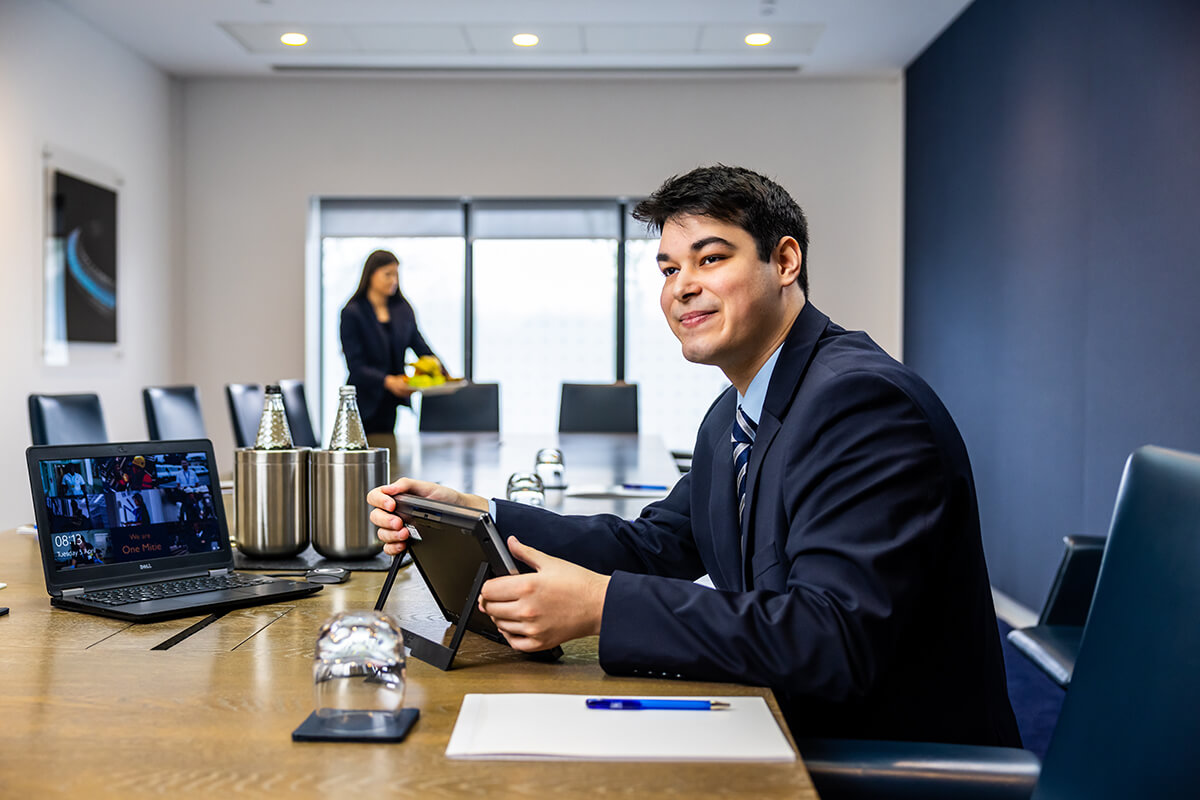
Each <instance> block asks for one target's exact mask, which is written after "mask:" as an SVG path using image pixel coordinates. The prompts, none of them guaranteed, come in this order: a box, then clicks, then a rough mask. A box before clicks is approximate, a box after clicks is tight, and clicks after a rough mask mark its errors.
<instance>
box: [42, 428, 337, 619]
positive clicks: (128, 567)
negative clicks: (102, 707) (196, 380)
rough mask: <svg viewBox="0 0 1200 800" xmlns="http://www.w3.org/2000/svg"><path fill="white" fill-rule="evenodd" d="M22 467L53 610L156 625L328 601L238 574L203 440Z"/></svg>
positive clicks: (60, 451)
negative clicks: (214, 614)
mask: <svg viewBox="0 0 1200 800" xmlns="http://www.w3.org/2000/svg"><path fill="white" fill-rule="evenodd" d="M25 457H26V461H27V463H28V466H29V483H30V486H31V488H32V489H33V506H34V513H35V515H36V518H37V529H38V546H39V547H40V548H41V552H42V569H43V571H44V572H45V575H46V591H48V592H49V593H50V604H51V605H53V606H57V607H59V608H66V609H70V610H72V611H83V612H86V613H89V614H99V615H101V616H106V617H115V618H117V619H123V620H128V621H130V622H154V621H157V620H162V619H169V618H172V617H186V616H192V615H197V614H208V613H212V612H216V611H225V610H228V609H232V608H239V607H242V606H250V605H258V604H261V603H276V602H279V601H281V600H290V599H293V598H297V597H305V596H307V595H310V594H313V593H315V592H318V591H320V590H321V586H319V585H316V584H311V583H307V582H305V581H292V580H283V579H279V578H271V577H268V576H265V575H256V574H253V573H245V572H236V571H235V570H234V569H233V550H232V549H231V548H230V545H229V528H228V526H227V525H226V522H225V507H224V504H223V503H222V502H221V492H220V486H219V483H218V481H217V475H216V459H215V458H213V450H212V442H210V441H208V440H207V439H187V440H178V441H160V442H124V443H115V444H74V445H50V446H43V447H30V448H29V449H27V450H26V451H25Z"/></svg>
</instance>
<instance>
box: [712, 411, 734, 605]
mask: <svg viewBox="0 0 1200 800" xmlns="http://www.w3.org/2000/svg"><path fill="white" fill-rule="evenodd" d="M730 407H731V408H732V407H733V406H732V405H730ZM721 416H722V417H724V416H726V415H724V414H722V415H721ZM719 433H720V431H719V430H718V436H717V440H716V441H715V442H714V443H713V448H712V451H713V454H712V494H711V495H710V496H709V499H708V516H709V527H710V529H711V530H712V532H713V552H715V553H716V556H717V565H718V567H719V568H720V570H721V576H722V578H724V585H725V586H728V587H730V588H732V589H735V590H736V589H738V588H739V587H740V586H741V585H742V579H741V564H742V559H741V553H740V549H739V548H740V542H741V536H740V535H739V534H738V533H737V531H738V518H737V488H736V486H735V485H734V475H733V446H732V445H731V444H730V443H729V429H728V428H726V429H725V434H724V437H721V436H720V435H719ZM731 531H732V532H733V534H732V535H729V532H731Z"/></svg>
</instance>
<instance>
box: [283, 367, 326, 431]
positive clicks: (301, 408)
mask: <svg viewBox="0 0 1200 800" xmlns="http://www.w3.org/2000/svg"><path fill="white" fill-rule="evenodd" d="M279 390H280V391H281V392H283V410H284V412H286V413H287V421H288V427H289V428H291V429H292V444H294V445H296V447H320V446H321V445H320V444H319V443H318V442H317V435H316V434H315V433H314V432H313V425H312V416H310V415H309V413H308V400H307V399H306V398H305V396H304V381H301V380H291V379H287V380H282V381H280V382H279Z"/></svg>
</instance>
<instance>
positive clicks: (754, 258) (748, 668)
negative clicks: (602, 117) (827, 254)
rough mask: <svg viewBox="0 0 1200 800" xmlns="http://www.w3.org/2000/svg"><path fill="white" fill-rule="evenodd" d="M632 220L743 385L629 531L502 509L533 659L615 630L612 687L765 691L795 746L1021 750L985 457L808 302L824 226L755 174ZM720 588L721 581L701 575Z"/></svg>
mask: <svg viewBox="0 0 1200 800" xmlns="http://www.w3.org/2000/svg"><path fill="white" fill-rule="evenodd" d="M635 216H637V217H638V218H639V219H641V220H643V221H646V222H649V223H650V224H652V225H654V226H655V227H656V228H657V229H659V230H660V231H661V233H662V239H661V242H660V245H659V252H658V264H659V267H660V269H661V271H662V273H663V290H662V296H661V304H662V309H663V312H664V314H665V315H666V318H667V322H668V324H669V325H670V326H671V330H672V331H673V332H674V333H675V335H676V336H677V337H678V338H679V341H680V343H681V344H682V346H683V355H684V357H685V358H687V359H688V360H689V361H694V362H697V363H702V364H712V365H715V366H717V367H720V368H721V370H722V371H724V373H725V375H726V376H727V377H728V378H729V381H730V383H732V384H733V385H732V386H731V387H730V388H729V389H727V390H726V391H725V392H724V393H723V394H721V396H720V397H718V398H717V400H716V402H714V403H713V405H712V407H711V408H710V409H709V411H708V413H707V415H706V416H705V418H704V421H703V423H702V424H701V427H700V431H699V433H698V435H697V438H696V445H695V450H694V454H693V459H692V469H691V472H689V473H688V474H686V475H684V476H683V477H682V478H681V479H680V480H679V482H678V483H677V484H676V486H675V488H674V489H673V490H672V492H671V494H670V496H668V497H667V498H665V499H664V500H662V501H660V502H656V503H652V504H651V505H649V506H647V507H646V509H645V510H644V511H643V512H642V514H641V516H640V517H639V518H638V519H636V520H632V521H626V520H622V519H619V518H616V517H613V516H606V515H601V516H594V517H563V516H558V515H554V514H552V513H550V512H547V511H545V510H543V509H537V508H532V507H528V506H522V505H518V504H513V503H507V502H504V501H500V500H497V501H494V502H493V504H489V502H488V501H487V500H485V499H484V498H482V497H478V496H475V495H464V494H460V493H458V492H455V491H453V490H452V489H448V488H445V487H441V486H437V485H435V484H429V483H423V482H419V481H412V480H408V479H401V480H399V481H397V482H396V483H394V484H392V485H390V486H386V487H380V488H379V489H376V490H374V491H373V492H372V493H371V495H370V497H369V498H368V499H369V501H370V502H371V504H372V505H374V506H375V507H376V510H374V511H373V512H372V515H371V518H372V520H373V521H374V522H375V524H376V525H378V526H379V528H380V532H379V535H380V538H381V539H383V540H384V541H385V542H386V543H387V550H388V552H390V553H395V552H398V551H399V550H400V549H401V548H402V547H403V544H404V539H405V538H406V537H407V534H406V532H404V531H403V522H402V521H401V520H400V519H399V518H398V517H396V516H394V515H392V514H390V513H389V512H390V511H391V510H392V509H393V508H394V502H393V500H392V496H393V495H395V494H398V493H405V492H407V493H415V494H419V495H425V496H428V497H431V498H433V499H437V500H443V501H446V502H451V503H458V504H460V505H469V506H473V507H475V508H479V509H487V508H489V506H490V507H491V508H492V509H493V513H494V514H495V516H496V521H497V525H498V526H499V528H500V530H501V531H506V532H518V533H519V534H520V541H518V540H517V538H516V537H513V536H510V537H509V539H508V542H509V547H510V549H511V550H512V552H513V555H514V556H516V557H517V558H519V559H520V560H522V561H524V562H525V563H527V564H529V565H530V566H531V567H533V568H534V570H535V572H533V573H529V574H523V575H518V576H506V577H500V578H495V579H493V580H490V581H488V582H487V583H486V584H485V585H484V589H483V592H482V596H481V600H480V607H481V609H482V610H483V611H485V612H486V613H487V614H489V615H490V616H491V617H492V618H493V620H494V621H495V622H496V625H497V626H498V627H499V628H500V630H501V631H502V632H503V633H504V635H505V636H506V638H507V639H508V640H509V642H510V643H511V644H512V645H513V647H515V648H517V649H520V650H541V649H545V648H548V647H551V646H553V645H556V644H559V643H561V642H564V641H567V640H569V639H573V638H576V637H580V636H587V635H592V634H599V636H600V640H599V648H600V663H601V665H602V666H603V667H604V669H605V670H607V671H610V672H614V673H625V674H640V675H652V676H663V677H681V678H687V679H691V680H720V681H737V682H742V683H753V684H759V685H763V686H769V687H770V688H771V689H772V690H773V691H774V692H775V694H776V697H777V698H778V699H779V702H780V705H781V707H782V709H783V711H784V714H785V716H786V718H787V720H788V724H789V726H790V727H791V729H792V732H793V734H794V735H796V736H797V737H807V736H824V737H854V738H876V739H908V740H920V741H944V742H960V743H970V744H988V745H1011V746H1019V744H1020V736H1019V734H1018V732H1017V727H1016V721H1015V719H1014V717H1013V713H1012V708H1011V706H1010V705H1009V701H1008V694H1007V689H1006V686H1005V676H1004V665H1003V661H1002V658H1001V652H1000V640H999V634H998V632H997V627H996V617H995V611H994V609H993V606H992V600H991V594H990V588H989V583H988V577H987V569H986V566H985V564H984V559H983V548H982V544H981V540H980V533H979V514H978V509H977V507H976V501H975V488H974V484H973V481H972V477H971V469H970V464H969V462H968V459H967V453H966V448H965V447H964V445H963V442H962V439H961V437H960V436H959V433H958V430H957V428H956V427H955V425H954V422H953V420H952V419H951V418H950V415H949V413H948V412H947V411H946V409H945V408H944V407H943V406H942V404H941V402H940V401H939V400H938V398H937V397H936V396H935V394H934V393H933V391H932V390H931V389H930V388H929V387H928V386H927V385H926V384H925V383H924V381H922V380H921V379H920V378H919V377H918V376H917V375H916V374H915V373H913V372H912V371H911V370H909V369H907V368H906V367H905V366H903V365H902V364H900V363H898V362H896V361H895V360H894V359H892V358H891V357H890V356H888V355H887V354H886V353H885V352H883V350H881V349H880V348H879V347H878V346H877V345H876V344H875V343H874V342H873V341H871V339H870V338H869V337H868V336H867V335H866V334H864V333H861V332H851V331H846V330H843V329H842V328H840V327H838V326H837V325H835V324H834V323H832V322H831V321H830V320H829V318H828V317H826V316H825V315H824V314H822V313H821V312H820V311H818V310H817V309H816V308H815V307H814V306H813V305H812V304H811V303H809V302H808V279H807V265H806V263H805V256H806V251H807V247H808V232H807V224H806V221H805V219H804V215H803V213H802V212H801V210H800V208H799V207H798V206H797V205H796V203H795V201H794V200H793V199H792V198H791V197H790V196H789V195H788V193H787V192H786V191H784V190H783V189H782V188H781V187H779V186H778V185H777V184H775V183H774V182H772V181H770V180H769V179H767V178H765V177H763V176H761V175H758V174H756V173H753V172H751V171H749V170H745V169H740V168H735V167H724V166H716V167H707V168H701V169H697V170H694V171H692V172H690V173H688V174H686V175H683V176H680V177H676V178H672V179H670V180H668V181H667V182H666V183H665V184H663V186H662V187H660V188H659V190H658V191H657V192H655V193H654V194H653V195H652V196H651V197H650V198H648V199H647V200H645V201H644V202H642V203H640V204H639V205H638V207H637V209H636V210H635ZM705 573H707V574H708V575H710V576H711V578H712V581H713V584H714V585H715V587H716V590H715V591H714V590H713V589H709V588H706V587H704V586H700V585H697V584H695V583H693V581H694V579H696V578H698V577H700V576H701V575H703V574H705Z"/></svg>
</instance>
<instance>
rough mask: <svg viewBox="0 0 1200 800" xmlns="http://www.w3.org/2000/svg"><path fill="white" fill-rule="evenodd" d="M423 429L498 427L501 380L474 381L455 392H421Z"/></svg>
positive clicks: (431, 430) (462, 429)
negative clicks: (494, 381)
mask: <svg viewBox="0 0 1200 800" xmlns="http://www.w3.org/2000/svg"><path fill="white" fill-rule="evenodd" d="M420 430H421V431H422V432H425V433H431V432H436V431H465V432H492V431H499V430H500V384H498V383H471V384H467V385H466V386H463V387H462V388H460V389H459V390H458V391H456V392H454V393H453V394H434V395H422V396H421V422H420Z"/></svg>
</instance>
